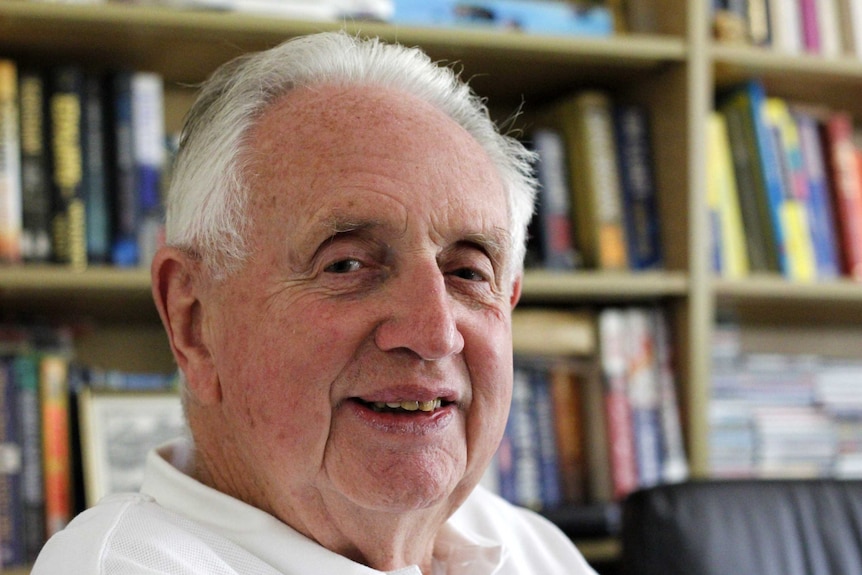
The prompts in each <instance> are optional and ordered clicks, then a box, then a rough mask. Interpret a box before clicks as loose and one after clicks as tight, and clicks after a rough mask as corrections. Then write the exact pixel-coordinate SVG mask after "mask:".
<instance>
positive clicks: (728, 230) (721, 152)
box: [707, 112, 749, 278]
mask: <svg viewBox="0 0 862 575" xmlns="http://www.w3.org/2000/svg"><path fill="white" fill-rule="evenodd" d="M707 134H708V143H707V186H708V188H709V197H710V201H711V202H712V203H713V205H714V208H713V211H714V212H715V213H716V214H717V220H718V221H717V226H716V227H717V230H716V233H715V234H714V237H715V238H716V242H717V243H719V244H720V246H721V248H720V250H719V251H718V257H719V264H718V265H717V266H716V268H717V270H718V271H719V273H720V275H722V276H724V277H727V278H741V277H745V276H746V275H748V269H749V265H748V251H747V249H746V238H745V230H744V228H743V224H742V213H741V211H740V205H739V189H738V188H737V185H736V176H735V174H734V172H733V159H732V155H731V150H730V140H729V138H728V132H727V121H726V119H725V117H724V116H723V115H722V114H720V113H718V112H712V113H711V114H710V116H709V120H708V123H707Z"/></svg>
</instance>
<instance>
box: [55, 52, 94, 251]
mask: <svg viewBox="0 0 862 575" xmlns="http://www.w3.org/2000/svg"><path fill="white" fill-rule="evenodd" d="M51 80H52V86H51V94H50V100H49V110H50V125H51V131H50V139H51V151H52V158H53V162H52V167H53V170H52V183H53V190H54V192H53V197H54V208H53V212H52V221H51V231H52V236H53V251H54V256H55V259H56V260H57V261H58V262H60V263H66V264H70V265H72V266H73V267H76V268H83V267H86V265H87V232H86V208H85V206H84V197H83V190H82V178H83V171H84V166H83V155H82V152H81V133H82V123H81V122H82V118H83V110H82V107H83V100H82V94H83V92H82V90H83V73H82V72H81V70H79V69H78V68H75V67H65V68H58V69H56V70H54V71H53V73H52V76H51Z"/></svg>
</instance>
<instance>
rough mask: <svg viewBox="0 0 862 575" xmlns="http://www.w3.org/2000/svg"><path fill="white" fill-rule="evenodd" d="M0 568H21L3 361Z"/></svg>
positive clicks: (15, 449) (12, 432) (11, 420)
mask: <svg viewBox="0 0 862 575" xmlns="http://www.w3.org/2000/svg"><path fill="white" fill-rule="evenodd" d="M0 402H2V405H0V408H2V409H0V566H2V567H16V566H21V565H24V563H25V553H24V538H23V534H24V529H23V524H24V509H23V505H22V502H21V434H20V432H19V430H20V426H19V423H18V415H19V414H18V410H17V409H15V404H16V389H15V386H14V385H13V384H12V381H11V378H10V371H9V360H8V358H7V357H5V356H4V357H2V358H0Z"/></svg>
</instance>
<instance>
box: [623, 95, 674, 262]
mask: <svg viewBox="0 0 862 575" xmlns="http://www.w3.org/2000/svg"><path fill="white" fill-rule="evenodd" d="M613 113H614V121H613V124H614V136H615V139H616V149H617V156H618V157H619V162H617V165H618V166H619V170H620V185H621V187H622V203H623V214H624V222H625V226H626V234H625V236H626V243H627V244H628V246H627V251H628V257H629V266H630V267H631V269H633V270H651V269H660V268H661V267H663V265H664V257H663V253H662V246H661V236H660V231H661V230H660V227H659V214H658V201H657V198H656V183H655V175H654V173H653V159H652V142H651V139H650V126H649V117H648V114H647V110H646V108H644V107H642V106H638V105H634V104H629V105H623V104H618V105H615V106H614V110H613Z"/></svg>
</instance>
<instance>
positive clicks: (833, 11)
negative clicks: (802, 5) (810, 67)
mask: <svg viewBox="0 0 862 575" xmlns="http://www.w3.org/2000/svg"><path fill="white" fill-rule="evenodd" d="M814 3H815V10H816V12H817V28H818V36H819V39H820V45H819V49H818V51H817V53H818V54H819V55H821V56H825V57H827V58H837V57H838V56H840V55H841V52H842V51H843V46H842V45H841V25H840V23H839V21H838V16H839V13H838V0H814Z"/></svg>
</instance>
